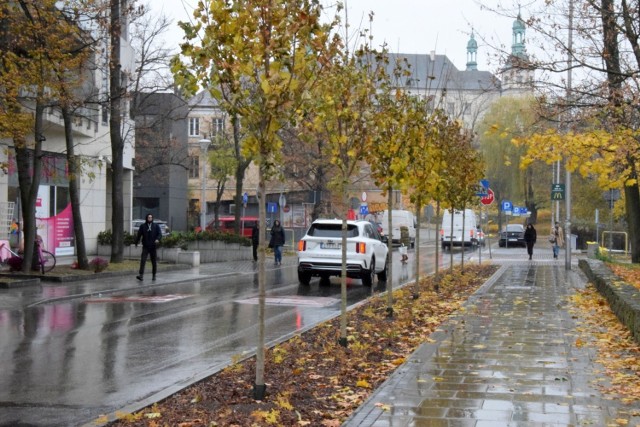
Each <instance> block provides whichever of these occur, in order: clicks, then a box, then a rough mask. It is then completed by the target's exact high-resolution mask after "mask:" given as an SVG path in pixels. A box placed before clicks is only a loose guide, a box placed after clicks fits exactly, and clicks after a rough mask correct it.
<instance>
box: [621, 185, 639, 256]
mask: <svg viewBox="0 0 640 427" xmlns="http://www.w3.org/2000/svg"><path fill="white" fill-rule="evenodd" d="M633 175H634V178H635V177H636V176H637V173H634V174H633ZM624 197H625V207H626V211H627V224H628V227H629V245H630V246H631V262H632V263H640V215H639V214H638V213H639V212H640V190H638V184H633V185H627V186H625V187H624Z"/></svg>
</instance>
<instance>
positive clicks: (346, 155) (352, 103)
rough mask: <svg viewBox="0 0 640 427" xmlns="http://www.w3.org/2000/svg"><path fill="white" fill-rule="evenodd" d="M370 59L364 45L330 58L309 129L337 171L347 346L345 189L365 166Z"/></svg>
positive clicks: (334, 183) (342, 340) (371, 116)
mask: <svg viewBox="0 0 640 427" xmlns="http://www.w3.org/2000/svg"><path fill="white" fill-rule="evenodd" d="M372 56H375V55H374V53H373V52H370V51H368V49H366V48H364V47H362V48H360V49H358V50H357V51H356V52H355V53H354V54H353V55H349V54H348V53H342V54H339V55H336V56H334V57H333V60H332V63H331V66H330V67H329V69H328V70H327V71H326V73H325V74H324V75H323V77H322V80H321V82H320V84H319V85H318V86H317V90H316V92H315V94H314V98H315V99H316V104H315V108H314V115H313V117H312V120H313V122H312V124H311V127H312V129H313V130H314V132H316V133H317V135H318V139H322V140H324V141H325V142H324V144H325V149H326V153H327V154H326V157H327V158H328V159H329V161H330V163H331V164H332V165H333V166H334V168H335V171H336V174H335V175H334V177H333V178H332V179H331V180H330V183H329V186H330V188H332V189H334V190H335V191H336V193H337V194H340V195H341V196H342V203H341V208H342V212H341V215H340V217H341V218H342V244H341V245H342V246H341V248H342V272H341V275H340V287H341V307H340V313H341V316H340V338H339V341H340V343H341V344H342V345H343V346H346V345H347V267H346V266H347V214H348V212H347V211H348V200H347V197H348V191H347V190H348V188H349V186H350V184H351V183H352V180H353V178H354V176H356V175H357V174H358V172H359V171H360V166H361V165H362V164H363V163H364V160H365V153H366V152H367V150H368V149H369V147H370V141H371V138H372V136H373V135H372V129H373V123H374V122H373V120H374V95H375V91H376V77H375V76H376V74H377V71H376V69H375V64H376V62H375V61H371V57H372ZM379 262H386V260H379ZM372 268H373V266H372Z"/></svg>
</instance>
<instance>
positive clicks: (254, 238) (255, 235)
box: [251, 222, 260, 261]
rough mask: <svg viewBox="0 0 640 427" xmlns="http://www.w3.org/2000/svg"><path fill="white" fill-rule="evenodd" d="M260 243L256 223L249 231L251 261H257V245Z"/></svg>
mask: <svg viewBox="0 0 640 427" xmlns="http://www.w3.org/2000/svg"><path fill="white" fill-rule="evenodd" d="M259 243H260V227H259V226H258V223H257V222H256V223H255V224H254V225H253V228H252V229H251V246H253V260H254V261H258V244H259Z"/></svg>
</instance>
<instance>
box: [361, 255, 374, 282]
mask: <svg viewBox="0 0 640 427" xmlns="http://www.w3.org/2000/svg"><path fill="white" fill-rule="evenodd" d="M375 274H376V259H375V258H371V269H370V270H364V271H363V272H362V277H360V280H362V284H363V285H364V286H372V285H373V278H374V276H375Z"/></svg>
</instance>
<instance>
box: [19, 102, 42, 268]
mask: <svg viewBox="0 0 640 427" xmlns="http://www.w3.org/2000/svg"><path fill="white" fill-rule="evenodd" d="M43 113H44V106H43V105H42V104H41V103H40V102H39V101H36V109H35V125H34V138H35V142H34V148H33V157H31V156H30V152H29V149H28V148H27V144H26V141H25V140H24V139H18V140H14V147H15V152H16V166H17V169H18V184H19V186H20V200H21V202H22V222H23V224H22V230H23V234H24V236H23V237H24V252H23V261H22V271H24V272H29V271H31V266H32V260H33V250H34V242H35V239H36V200H37V198H38V189H39V188H40V177H41V175H42V141H43V140H44V136H43V134H42V128H43V123H42V120H43V118H42V116H43ZM31 172H32V173H31Z"/></svg>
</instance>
